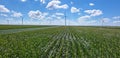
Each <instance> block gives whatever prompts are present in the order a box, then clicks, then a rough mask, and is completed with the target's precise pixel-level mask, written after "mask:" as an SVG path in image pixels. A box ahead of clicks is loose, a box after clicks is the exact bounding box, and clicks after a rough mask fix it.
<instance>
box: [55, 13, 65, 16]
mask: <svg viewBox="0 0 120 58" xmlns="http://www.w3.org/2000/svg"><path fill="white" fill-rule="evenodd" d="M55 14H56V15H58V16H64V14H63V13H55Z"/></svg>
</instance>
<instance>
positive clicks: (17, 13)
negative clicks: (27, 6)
mask: <svg viewBox="0 0 120 58" xmlns="http://www.w3.org/2000/svg"><path fill="white" fill-rule="evenodd" d="M11 16H12V17H21V16H23V14H22V13H20V12H15V11H12V15H11Z"/></svg>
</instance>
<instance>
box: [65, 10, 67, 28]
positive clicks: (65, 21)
mask: <svg viewBox="0 0 120 58" xmlns="http://www.w3.org/2000/svg"><path fill="white" fill-rule="evenodd" d="M64 14H65V16H64V17H65V26H66V25H67V22H66V17H67V16H66V11H65V13H64Z"/></svg>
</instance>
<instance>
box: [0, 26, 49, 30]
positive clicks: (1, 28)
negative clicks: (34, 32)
mask: <svg viewBox="0 0 120 58" xmlns="http://www.w3.org/2000/svg"><path fill="white" fill-rule="evenodd" d="M40 27H50V26H44V25H43V26H39V25H38V26H37V25H0V30H9V29H23V28H40Z"/></svg>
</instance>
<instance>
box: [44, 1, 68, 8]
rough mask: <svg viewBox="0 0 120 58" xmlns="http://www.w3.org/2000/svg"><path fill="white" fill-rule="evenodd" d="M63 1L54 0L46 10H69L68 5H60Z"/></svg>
mask: <svg viewBox="0 0 120 58" xmlns="http://www.w3.org/2000/svg"><path fill="white" fill-rule="evenodd" d="M60 4H61V1H59V0H52V1H50V2H49V3H48V5H47V6H46V8H48V9H67V8H68V7H69V6H68V5H67V4H64V5H60Z"/></svg>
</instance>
